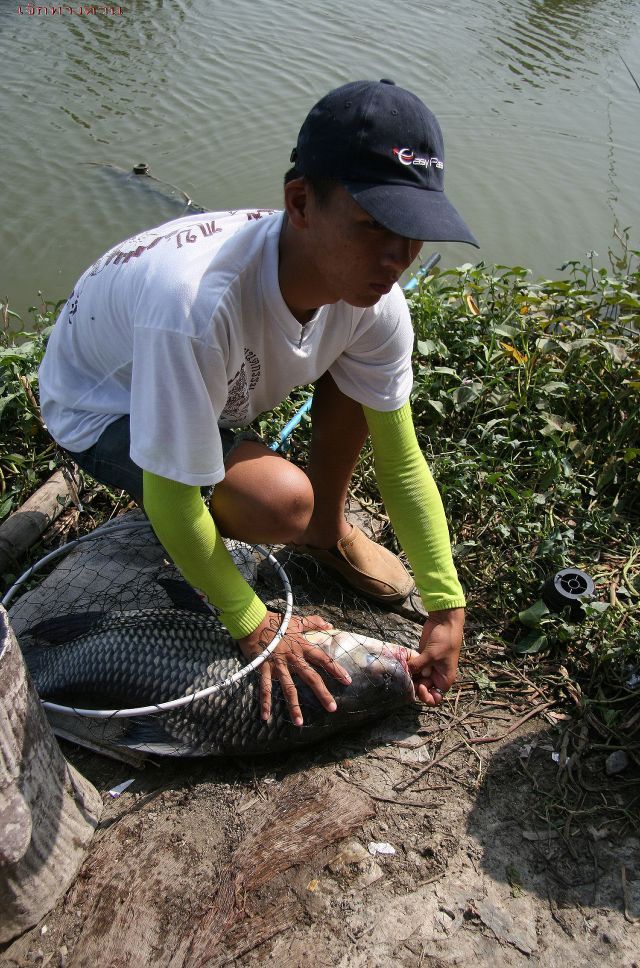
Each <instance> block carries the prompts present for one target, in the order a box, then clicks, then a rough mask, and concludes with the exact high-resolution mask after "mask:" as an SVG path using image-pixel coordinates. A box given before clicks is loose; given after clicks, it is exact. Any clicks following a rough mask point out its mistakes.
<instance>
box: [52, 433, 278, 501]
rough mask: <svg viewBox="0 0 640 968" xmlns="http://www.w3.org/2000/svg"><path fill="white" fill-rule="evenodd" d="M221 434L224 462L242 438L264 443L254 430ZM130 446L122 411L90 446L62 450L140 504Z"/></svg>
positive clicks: (138, 474)
mask: <svg viewBox="0 0 640 968" xmlns="http://www.w3.org/2000/svg"><path fill="white" fill-rule="evenodd" d="M220 437H221V439H222V455H223V458H224V460H225V461H226V460H227V458H228V457H229V455H230V454H231V453H232V452H233V451H234V450H235V448H236V447H237V446H238V444H240V443H242V441H243V440H256V441H259V442H260V443H264V441H263V440H262V438H261V437H260V436H259V435H258V434H257V433H255V431H253V430H242V431H234V430H227V428H226V427H220ZM130 449H131V433H130V429H129V414H125V415H124V417H119V418H118V419H117V420H114V421H113V423H110V424H109V426H108V427H106V428H105V429H104V430H103V431H102V434H101V435H100V437H99V438H98V440H97V441H96V443H95V444H93V446H92V447H89V448H88V449H87V450H83V451H81V452H80V453H79V454H77V453H73V452H72V451H70V450H67V451H65V453H67V454H69V456H70V457H71V458H72V460H74V461H75V463H76V464H77V465H78V467H80V468H81V469H82V470H83V471H86V472H87V474H90V475H91V477H93V478H95V480H96V481H99V482H100V483H101V484H106V485H107V486H108V487H112V488H115V489H116V490H118V491H126V492H127V494H130V495H131V497H132V498H133V499H134V501H135V502H136V503H137V504H138V505H139V506H140V507H142V468H141V467H138V465H137V464H134V462H133V461H132V460H131V457H130V456H129V451H130Z"/></svg>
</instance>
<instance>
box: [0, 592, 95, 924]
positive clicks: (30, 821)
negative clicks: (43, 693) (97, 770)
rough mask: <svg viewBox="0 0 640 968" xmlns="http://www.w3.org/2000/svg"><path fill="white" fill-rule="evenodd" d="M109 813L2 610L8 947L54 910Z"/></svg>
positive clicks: (0, 821) (2, 877) (0, 891)
mask: <svg viewBox="0 0 640 968" xmlns="http://www.w3.org/2000/svg"><path fill="white" fill-rule="evenodd" d="M101 813H102V800H101V799H100V795H99V794H98V792H97V790H96V789H95V788H94V787H93V786H92V784H91V783H89V781H88V780H86V779H85V778H84V777H82V776H81V775H80V774H79V773H78V772H76V770H74V769H73V767H72V766H71V765H70V764H69V763H67V761H66V760H65V759H64V757H63V755H62V753H61V751H60V748H59V746H58V744H57V742H56V740H55V738H54V736H53V733H52V731H51V728H50V726H49V723H48V721H47V718H46V715H45V712H44V710H43V708H42V706H41V704H40V700H39V699H38V696H37V694H36V692H35V689H34V688H33V685H32V683H31V680H30V678H29V675H28V673H27V669H26V666H25V664H24V661H23V658H22V654H21V652H20V649H19V647H18V643H17V640H16V637H15V635H14V633H13V630H12V628H11V625H10V624H9V618H8V616H7V613H6V611H5V609H4V608H2V607H1V606H0V942H2V943H4V942H7V941H10V940H11V939H12V938H15V937H16V936H17V935H19V934H21V933H22V932H23V931H26V930H27V928H30V927H32V926H33V925H34V924H37V923H38V921H39V920H40V919H41V918H43V917H44V915H45V914H47V913H48V912H49V911H50V910H51V909H52V908H53V907H54V905H55V904H56V901H57V900H58V898H59V897H61V896H62V894H63V893H64V892H65V891H66V890H67V888H68V887H69V885H70V884H71V882H72V880H73V878H74V877H75V875H76V873H77V871H78V868H79V867H80V864H81V863H82V860H83V859H84V856H85V853H86V848H87V845H88V843H89V841H90V840H91V837H92V836H93V832H94V830H95V827H96V825H97V823H98V820H99V819H100V814H101Z"/></svg>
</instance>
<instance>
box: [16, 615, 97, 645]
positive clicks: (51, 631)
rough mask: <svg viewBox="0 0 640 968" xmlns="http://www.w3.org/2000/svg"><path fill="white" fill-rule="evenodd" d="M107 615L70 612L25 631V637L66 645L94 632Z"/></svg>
mask: <svg viewBox="0 0 640 968" xmlns="http://www.w3.org/2000/svg"><path fill="white" fill-rule="evenodd" d="M106 615H107V613H106V612H69V613H68V614H66V615H56V616H55V617H54V618H46V619H44V621H43V622H38V624H37V625H32V626H31V628H28V629H26V630H25V632H24V635H29V636H32V637H33V638H35V639H40V640H44V641H45V642H49V643H50V644H51V645H65V644H66V643H67V642H72V641H73V640H74V639H77V638H79V637H80V636H81V635H87V633H88V632H91V631H93V629H94V628H95V627H96V626H97V625H99V624H100V622H102V621H103V619H104V618H105V616H106Z"/></svg>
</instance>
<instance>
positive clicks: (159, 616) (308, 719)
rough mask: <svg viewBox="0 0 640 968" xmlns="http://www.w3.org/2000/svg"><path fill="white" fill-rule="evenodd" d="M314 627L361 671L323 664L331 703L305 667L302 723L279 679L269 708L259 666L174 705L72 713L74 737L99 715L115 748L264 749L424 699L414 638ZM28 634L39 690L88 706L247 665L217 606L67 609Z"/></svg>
mask: <svg viewBox="0 0 640 968" xmlns="http://www.w3.org/2000/svg"><path fill="white" fill-rule="evenodd" d="M305 634H306V637H307V638H308V640H309V641H310V642H312V643H313V644H314V645H316V646H317V648H319V649H322V650H323V651H324V652H325V653H327V654H328V655H330V656H331V657H332V658H334V659H335V660H336V661H337V662H339V663H340V664H341V665H342V666H343V667H344V668H345V669H346V670H347V671H348V672H349V674H350V676H351V678H352V682H351V684H350V685H348V686H347V685H343V684H341V683H340V682H338V681H337V680H336V679H333V678H332V677H331V676H329V675H327V674H326V673H324V672H323V671H322V670H318V672H319V674H320V675H321V676H322V677H323V679H324V680H325V682H326V683H327V686H328V688H329V691H330V692H331V693H332V695H333V696H334V698H335V701H336V705H337V711H336V712H333V713H328V712H326V711H325V710H324V709H323V708H322V706H321V705H320V703H319V702H318V700H317V699H316V698H315V696H314V694H313V693H312V692H311V690H310V689H309V688H308V687H307V686H305V685H304V684H303V683H301V682H300V681H299V680H297V681H296V680H295V677H294V681H296V687H297V690H298V696H299V700H300V705H301V707H302V710H303V716H304V725H303V726H302V727H298V726H294V725H293V723H292V722H291V720H290V716H289V713H288V709H287V706H286V703H285V701H284V699H283V696H282V693H281V691H280V687H279V684H278V683H277V682H276V683H274V687H273V702H272V713H271V717H270V719H269V720H268V721H267V722H265V721H263V720H262V719H261V717H260V696H259V673H258V672H252V673H250V674H249V675H248V676H246V677H245V678H243V679H242V680H241V681H240V682H238V683H235V684H234V685H232V686H230V687H227V688H225V689H223V690H221V691H219V692H217V693H215V694H213V695H210V696H208V697H206V698H203V699H196V700H194V701H192V702H189V703H188V704H187V705H185V706H182V707H181V708H178V709H175V710H171V711H170V712H163V713H159V712H158V713H155V712H154V713H153V715H150V716H144V717H142V716H140V717H138V716H131V717H129V718H118V719H115V718H112V719H109V720H107V721H106V722H105V721H104V720H87V719H84V720H82V721H80V720H79V719H78V718H77V717H76V716H74V715H65V716H64V719H65V733H64V735H66V736H67V737H73V735H74V730H76V729H77V731H78V737H79V738H78V742H80V743H82V741H83V740H82V738H81V737H82V736H85V737H86V735H87V733H86V724H87V722H89V723H91V724H92V725H93V724H95V735H96V737H97V738H99V739H100V740H101V742H102V743H103V744H104V743H107V744H108V745H110V746H113V747H126V748H130V749H134V750H141V751H144V752H148V753H155V754H160V755H168V756H206V755H218V756H226V755H236V756H237V755H242V754H247V755H248V754H251V755H255V754H260V753H270V752H276V751H282V750H288V749H292V748H295V747H300V746H304V745H307V744H310V743H315V742H318V741H319V740H323V739H325V738H327V737H330V736H333V735H334V734H335V733H337V732H338V731H343V730H345V729H347V728H349V727H351V726H356V725H360V724H362V723H366V722H369V721H373V720H377V719H379V718H381V717H382V716H384V715H385V714H386V713H388V712H389V711H391V710H393V709H396V708H398V707H400V706H403V705H405V704H407V703H412V702H414V701H415V691H414V686H413V682H412V679H411V676H410V674H409V668H408V664H407V660H408V657H409V654H410V650H408V649H406V648H405V647H404V646H400V645H395V644H391V643H388V642H381V641H379V640H377V639H374V638H371V637H368V636H366V635H359V634H355V633H351V632H345V631H339V630H335V629H333V630H330V631H318V632H307V633H305ZM23 643H24V644H23ZM21 644H22V647H23V653H24V656H25V660H26V663H27V666H28V667H29V670H30V672H31V676H32V678H33V681H34V684H35V687H36V689H37V691H38V693H39V695H40V697H41V698H42V699H43V700H49V701H52V702H55V703H58V704H60V705H66V706H70V707H77V708H87V707H89V708H95V709H131V708H135V707H140V706H144V705H147V704H156V703H159V702H165V701H167V700H170V699H174V698H176V697H180V696H184V695H190V694H193V693H196V692H198V691H200V690H202V689H205V688H207V687H208V686H210V685H213V684H215V683H219V682H221V681H223V680H225V679H227V678H228V677H229V676H231V675H232V674H233V673H234V672H237V671H238V670H239V669H241V668H242V666H243V665H244V664H246V660H244V659H243V657H242V655H241V654H240V652H239V650H238V647H237V644H236V643H235V642H234V641H233V640H232V639H231V637H230V636H229V633H228V632H227V631H226V629H225V628H224V627H223V626H222V625H221V624H220V622H219V621H218V620H217V619H216V618H215V616H214V615H213V614H212V613H209V614H198V613H195V612H190V611H185V610H183V609H180V608H154V609H137V610H131V611H124V612H88V613H86V614H84V615H83V614H73V615H68V616H64V615H63V616H57V617H55V618H52V619H45V620H44V621H41V622H39V623H38V624H37V625H35V626H33V627H31V628H30V629H29V630H28V633H27V634H26V636H24V637H23V638H21ZM80 725H82V730H80Z"/></svg>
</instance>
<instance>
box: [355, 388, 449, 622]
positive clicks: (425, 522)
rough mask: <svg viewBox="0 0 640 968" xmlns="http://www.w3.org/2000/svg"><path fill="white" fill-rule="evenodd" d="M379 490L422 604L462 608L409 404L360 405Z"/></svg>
mask: <svg viewBox="0 0 640 968" xmlns="http://www.w3.org/2000/svg"><path fill="white" fill-rule="evenodd" d="M363 409H364V415H365V417H366V420H367V425H368V427H369V433H370V434H371V442H372V444H373V458H374V462H375V472H376V479H377V481H378V487H379V488H380V494H381V496H382V500H383V501H384V504H385V507H386V509H387V512H388V514H389V517H390V519H391V523H392V524H393V527H394V529H395V532H396V534H397V536H398V540H399V542H400V544H401V545H402V548H403V549H404V552H405V554H406V556H407V558H408V559H409V563H410V564H411V567H412V568H413V574H414V576H415V579H416V585H417V586H418V590H419V592H420V595H421V596H422V601H423V602H424V605H425V608H426V609H427V610H428V611H430V612H435V611H438V610H440V609H445V608H461V607H463V606H464V605H465V600H464V594H463V592H462V588H461V586H460V582H459V581H458V576H457V574H456V569H455V566H454V564H453V558H452V555H451V543H450V540H449V532H448V529H447V522H446V519H445V515H444V508H443V506H442V499H441V498H440V493H439V491H438V488H437V486H436V483H435V481H434V480H433V477H432V476H431V472H430V471H429V468H428V466H427V462H426V461H425V459H424V457H423V456H422V453H421V451H420V448H419V446H418V440H417V438H416V433H415V429H414V426H413V418H412V416H411V408H410V406H409V404H408V403H407V404H405V406H404V407H401V408H400V410H393V411H391V412H390V413H381V412H380V411H378V410H370V409H369V407H364V408H363Z"/></svg>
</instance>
